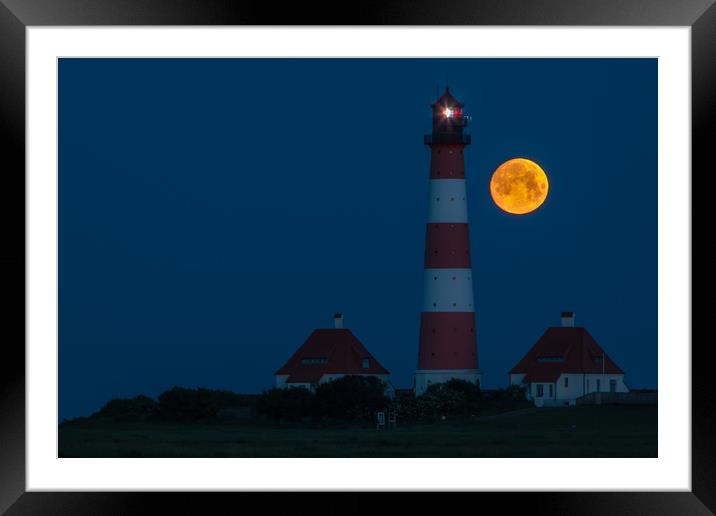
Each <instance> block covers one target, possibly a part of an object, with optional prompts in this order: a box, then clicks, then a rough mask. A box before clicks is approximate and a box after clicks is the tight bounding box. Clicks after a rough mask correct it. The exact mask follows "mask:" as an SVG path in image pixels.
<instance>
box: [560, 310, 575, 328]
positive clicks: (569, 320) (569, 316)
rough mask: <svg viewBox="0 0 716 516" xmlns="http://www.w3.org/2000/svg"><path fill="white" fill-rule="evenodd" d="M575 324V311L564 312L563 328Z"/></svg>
mask: <svg viewBox="0 0 716 516" xmlns="http://www.w3.org/2000/svg"><path fill="white" fill-rule="evenodd" d="M573 326H574V312H562V328H572V327H573Z"/></svg>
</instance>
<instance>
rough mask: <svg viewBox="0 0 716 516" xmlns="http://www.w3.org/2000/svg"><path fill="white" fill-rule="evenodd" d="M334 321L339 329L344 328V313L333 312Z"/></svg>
mask: <svg viewBox="0 0 716 516" xmlns="http://www.w3.org/2000/svg"><path fill="white" fill-rule="evenodd" d="M333 323H334V324H335V327H336V329H337V330H340V329H342V328H343V314H333Z"/></svg>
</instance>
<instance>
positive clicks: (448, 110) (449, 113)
mask: <svg viewBox="0 0 716 516" xmlns="http://www.w3.org/2000/svg"><path fill="white" fill-rule="evenodd" d="M443 114H444V115H445V116H446V117H447V118H452V109H450V108H445V111H443Z"/></svg>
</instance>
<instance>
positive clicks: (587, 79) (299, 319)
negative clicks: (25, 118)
mask: <svg viewBox="0 0 716 516" xmlns="http://www.w3.org/2000/svg"><path fill="white" fill-rule="evenodd" d="M446 80H448V81H449V84H450V89H451V92H452V93H453V94H454V95H455V96H456V97H457V98H458V99H459V100H460V101H462V102H463V103H464V104H465V112H466V113H468V114H470V115H471V116H472V125H471V127H470V131H469V132H470V133H471V134H472V142H473V144H472V145H471V146H469V147H468V148H467V150H466V174H467V187H468V206H469V217H470V238H471V253H472V261H473V268H474V288H475V304H476V319H477V341H478V354H479V359H480V367H481V369H482V371H483V386H484V387H486V388H497V387H506V386H507V383H508V376H507V371H508V370H509V369H510V368H511V367H512V366H513V365H514V364H515V363H516V362H517V361H518V360H519V359H520V358H521V357H522V356H523V355H524V354H525V353H526V351H527V350H528V349H529V347H530V346H532V345H533V344H534V343H535V341H536V340H537V339H538V338H539V337H540V336H541V335H542V333H543V332H544V330H545V329H546V328H547V327H549V326H558V325H559V324H560V319H559V314H560V312H561V311H562V310H574V311H575V312H576V324H577V325H578V326H585V327H586V328H587V329H588V330H589V332H590V333H591V334H592V335H593V336H594V338H595V339H596V340H597V342H599V343H600V344H601V345H602V346H603V347H604V348H605V350H606V352H607V353H608V354H609V355H610V356H611V357H613V358H614V360H615V361H616V362H617V364H619V365H620V366H621V367H622V368H623V369H624V370H625V372H626V376H625V381H626V383H627V385H628V386H629V387H631V388H639V387H652V388H653V387H656V385H657V61H656V59H195V60H191V59H61V60H60V64H59V382H60V384H59V389H60V390H59V395H60V398H59V412H60V417H75V416H79V415H88V414H89V413H91V412H93V411H95V410H97V409H99V408H100V407H101V406H102V405H103V404H104V403H105V402H106V401H107V400H109V399H110V398H116V397H131V396H135V395H138V394H147V395H150V396H156V395H158V394H159V393H160V392H162V391H163V390H165V389H168V388H171V387H172V386H174V385H181V386H186V387H198V386H202V387H208V388H221V389H230V390H234V391H237V392H247V393H248V392H253V393H257V392H261V391H262V390H264V389H267V388H270V387H272V386H273V383H274V377H273V373H274V371H275V370H276V369H278V368H279V367H280V366H281V365H283V363H284V362H285V361H286V360H287V359H288V357H289V356H290V355H291V354H292V353H293V352H294V351H295V350H296V349H297V348H298V346H300V345H301V344H302V343H303V341H304V340H305V339H306V337H307V336H308V335H309V334H310V333H311V331H312V330H313V329H314V328H320V327H331V326H332V324H333V321H332V314H333V313H334V312H342V313H343V314H344V315H345V325H346V327H348V328H350V329H351V330H352V331H353V332H354V334H355V335H356V336H357V337H358V338H359V339H360V340H361V341H362V342H363V343H364V344H365V346H366V347H367V348H368V349H369V350H370V351H371V352H372V353H373V355H374V356H375V357H376V358H377V359H378V360H379V361H380V362H381V363H382V364H383V365H384V366H385V367H386V368H387V369H388V370H390V372H391V380H392V382H393V384H394V385H395V386H396V387H397V388H409V387H410V386H411V384H412V374H413V372H414V370H415V368H416V365H417V351H418V330H419V322H420V311H421V307H422V295H423V293H422V287H423V284H422V281H423V250H424V238H425V222H426V219H427V195H428V175H429V161H430V151H429V149H428V148H427V147H425V146H424V145H423V140H422V139H423V134H425V133H427V132H429V131H430V124H431V111H430V107H429V104H430V102H432V101H434V100H435V98H436V85H437V83H440V85H441V89H442V88H443V87H444V84H445V81H446ZM514 157H525V158H529V159H532V160H534V161H536V162H537V163H539V164H540V165H541V166H542V168H543V169H544V170H545V171H546V173H547V175H548V177H549V180H550V189H549V196H548V198H547V200H546V202H545V203H544V204H543V205H542V206H541V207H540V208H539V209H538V210H537V211H535V212H533V213H531V214H528V215H521V216H518V215H509V214H507V213H505V212H503V211H501V210H500V209H499V208H498V207H497V206H496V205H495V204H494V202H493V201H492V199H491V198H490V194H489V181H490V177H491V175H492V172H493V171H494V170H495V168H497V166H499V165H500V164H501V163H502V162H504V161H506V160H508V159H510V158H514Z"/></svg>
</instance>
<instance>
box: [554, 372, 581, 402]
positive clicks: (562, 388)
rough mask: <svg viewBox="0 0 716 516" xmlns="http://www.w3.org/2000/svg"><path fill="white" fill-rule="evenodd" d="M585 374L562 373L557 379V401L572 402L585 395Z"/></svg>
mask: <svg viewBox="0 0 716 516" xmlns="http://www.w3.org/2000/svg"><path fill="white" fill-rule="evenodd" d="M583 377H584V375H583V374H575V373H572V374H569V373H562V375H560V377H559V378H558V379H557V382H556V384H557V385H556V387H557V399H558V400H572V401H574V400H575V399H577V398H579V397H580V396H583V395H584V382H583V381H582V378H583Z"/></svg>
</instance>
